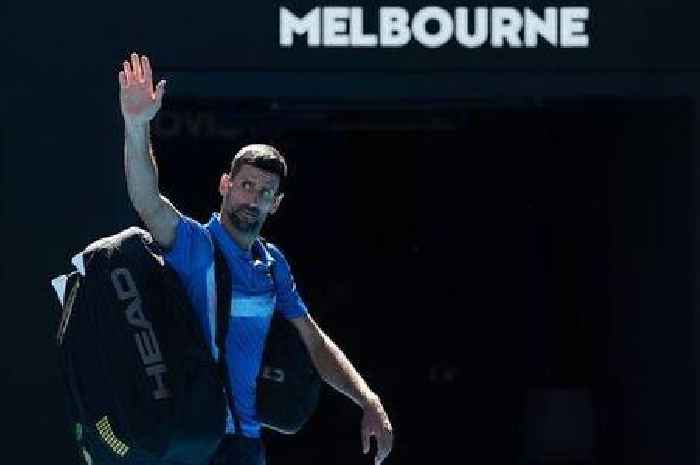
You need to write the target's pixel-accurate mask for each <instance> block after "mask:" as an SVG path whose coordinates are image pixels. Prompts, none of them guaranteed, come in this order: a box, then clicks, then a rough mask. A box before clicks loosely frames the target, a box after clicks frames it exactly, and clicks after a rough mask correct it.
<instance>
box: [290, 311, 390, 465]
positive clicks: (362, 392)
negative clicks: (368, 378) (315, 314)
mask: <svg viewBox="0 0 700 465" xmlns="http://www.w3.org/2000/svg"><path fill="white" fill-rule="evenodd" d="M290 321H291V322H292V323H293V324H294V326H295V327H296V328H297V330H298V331H299V334H300V335H301V338H302V340H303V341H304V345H305V346H306V348H307V349H308V351H309V355H310V356H311V360H312V361H313V363H314V366H315V367H316V370H318V373H319V375H320V376H321V378H323V380H324V381H325V382H326V383H328V384H330V385H331V386H333V387H334V388H335V389H336V390H338V391H340V392H341V393H343V394H345V395H346V396H347V397H349V398H350V399H352V400H353V401H354V402H355V403H356V404H357V405H359V406H360V407H362V409H363V411H364V414H363V417H362V446H363V450H364V453H365V454H366V453H367V452H369V446H370V444H369V439H370V436H372V435H373V436H375V437H376V439H377V456H376V457H375V463H381V462H382V460H384V459H385V458H386V456H387V455H389V452H390V451H391V447H392V442H393V432H392V426H391V423H390V422H389V417H388V415H387V414H386V412H385V411H384V407H383V406H382V403H381V401H380V399H379V397H378V396H377V395H376V394H375V393H373V392H372V390H371V389H370V388H369V386H367V383H365V381H364V380H363V379H362V377H361V376H360V374H359V373H358V372H357V370H355V368H354V367H353V366H352V364H351V363H350V361H349V360H348V359H347V357H346V356H345V354H343V352H342V351H341V350H340V348H338V346H337V345H336V344H335V343H334V342H333V341H332V340H331V338H329V337H328V336H327V335H326V334H325V333H324V332H323V331H322V330H321V328H319V326H318V325H317V324H316V322H315V321H314V320H313V319H312V318H311V316H310V315H309V314H306V315H303V316H301V317H299V318H293V319H292V320H290Z"/></svg>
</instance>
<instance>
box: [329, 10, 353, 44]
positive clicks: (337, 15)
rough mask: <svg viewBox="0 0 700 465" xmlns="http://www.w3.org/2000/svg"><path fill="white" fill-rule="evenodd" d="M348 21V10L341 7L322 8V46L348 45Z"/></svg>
mask: <svg viewBox="0 0 700 465" xmlns="http://www.w3.org/2000/svg"><path fill="white" fill-rule="evenodd" d="M349 19H350V8H347V7H343V6H327V7H325V8H323V45H325V46H327V47H347V46H348V45H350V36H348V20H349Z"/></svg>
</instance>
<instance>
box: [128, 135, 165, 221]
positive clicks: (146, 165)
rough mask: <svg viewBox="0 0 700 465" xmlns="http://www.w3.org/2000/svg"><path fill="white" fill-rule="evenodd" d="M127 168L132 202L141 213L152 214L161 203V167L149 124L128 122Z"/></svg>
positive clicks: (144, 214) (142, 214) (143, 214)
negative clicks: (153, 146) (152, 142)
mask: <svg viewBox="0 0 700 465" xmlns="http://www.w3.org/2000/svg"><path fill="white" fill-rule="evenodd" d="M124 132H125V136H124V170H125V172H126V185H127V190H128V192H129V198H130V199H131V203H132V204H133V206H134V208H135V209H136V211H137V212H139V214H140V215H141V216H142V217H143V216H149V214H150V213H152V212H153V211H155V210H156V209H157V208H158V207H159V204H160V193H159V191H158V169H157V167H156V162H155V159H154V157H153V153H152V150H153V149H152V147H151V141H150V134H149V132H150V128H149V123H143V124H139V125H135V126H131V125H128V124H127V125H125V131H124Z"/></svg>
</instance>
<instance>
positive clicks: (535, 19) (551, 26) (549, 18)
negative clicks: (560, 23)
mask: <svg viewBox="0 0 700 465" xmlns="http://www.w3.org/2000/svg"><path fill="white" fill-rule="evenodd" d="M538 36H541V37H542V38H543V39H544V40H546V41H547V42H549V44H550V45H554V46H556V45H557V9H556V8H553V7H547V8H545V9H544V19H542V18H540V17H539V16H537V14H536V13H534V12H533V11H532V10H531V9H529V8H525V46H526V47H528V48H534V47H537V37H538Z"/></svg>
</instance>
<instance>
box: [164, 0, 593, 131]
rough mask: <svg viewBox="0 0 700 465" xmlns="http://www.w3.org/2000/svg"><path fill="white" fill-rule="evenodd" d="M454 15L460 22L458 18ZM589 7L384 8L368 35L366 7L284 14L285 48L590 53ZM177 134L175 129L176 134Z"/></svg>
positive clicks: (192, 127)
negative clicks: (298, 40)
mask: <svg viewBox="0 0 700 465" xmlns="http://www.w3.org/2000/svg"><path fill="white" fill-rule="evenodd" d="M453 13H454V16H453ZM589 16H590V11H589V8H588V7H578V6H567V7H554V6H550V7H546V8H544V9H543V10H542V15H541V16H540V15H539V14H538V13H536V12H535V11H534V10H533V9H531V8H528V7H522V8H514V7H486V6H480V7H475V8H473V9H472V11H470V8H468V7H464V6H459V7H455V9H454V12H451V11H449V10H447V9H445V8H442V7H438V6H426V7H423V8H420V9H418V10H417V11H416V12H415V14H414V16H413V17H411V15H410V14H409V12H408V11H407V10H406V9H405V8H402V7H398V6H381V7H379V8H378V18H377V19H378V30H377V31H376V32H368V31H366V30H365V29H366V28H365V24H366V23H365V21H366V19H367V17H366V15H365V11H364V9H363V7H360V6H352V7H350V6H326V7H320V6H318V7H315V8H313V9H312V10H310V11H309V12H308V13H306V14H305V15H303V16H296V15H295V14H294V13H292V12H291V11H290V10H289V9H287V8H285V7H280V9H279V34H280V36H279V42H280V45H281V46H282V47H291V46H292V45H293V44H294V39H295V36H301V35H305V36H306V44H307V46H309V47H318V46H324V47H356V48H367V47H377V46H379V47H384V48H398V47H404V46H406V45H408V44H409V42H411V39H415V40H416V42H418V44H420V45H421V46H423V47H427V48H437V47H442V46H443V45H445V44H447V43H448V42H449V41H450V40H451V39H452V38H454V39H455V41H456V42H457V43H458V44H459V45H460V46H462V47H465V48H470V49H473V48H479V47H483V46H491V47H493V48H503V47H512V48H521V47H523V46H525V47H527V48H536V47H538V46H539V45H540V42H543V43H546V44H548V45H550V46H553V47H567V48H568V47H588V45H589V42H590V40H589V36H588V33H587V32H586V25H587V21H588V18H589ZM186 124H187V129H189V131H190V132H201V130H202V129H203V128H205V127H208V126H209V125H210V123H209V120H208V119H206V118H201V119H195V120H188V121H186ZM172 131H175V128H173V129H172Z"/></svg>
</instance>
